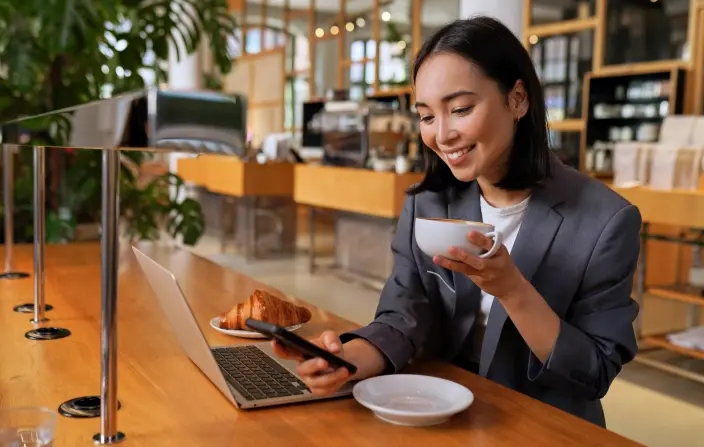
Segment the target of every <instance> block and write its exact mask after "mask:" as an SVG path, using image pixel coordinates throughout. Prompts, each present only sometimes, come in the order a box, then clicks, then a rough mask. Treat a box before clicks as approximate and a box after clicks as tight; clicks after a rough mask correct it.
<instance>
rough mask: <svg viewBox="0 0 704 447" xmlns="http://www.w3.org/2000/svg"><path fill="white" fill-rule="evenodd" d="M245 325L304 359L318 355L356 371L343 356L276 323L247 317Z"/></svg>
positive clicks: (348, 369)
mask: <svg viewBox="0 0 704 447" xmlns="http://www.w3.org/2000/svg"><path fill="white" fill-rule="evenodd" d="M244 324H246V325H247V327H249V328H251V329H253V330H255V331H257V332H259V333H260V334H263V335H265V336H267V337H269V338H274V339H276V341H278V342H279V343H281V344H282V345H283V346H285V347H286V348H289V349H292V350H294V351H296V352H298V353H300V354H301V355H302V356H303V357H304V358H305V359H312V358H315V357H320V358H322V359H324V360H325V361H326V362H328V364H329V365H330V366H332V367H333V368H347V371H349V372H350V374H354V373H356V372H357V367H356V366H354V365H353V364H351V363H350V362H348V361H346V360H344V359H343V358H341V357H339V356H337V355H335V354H333V353H331V352H329V351H326V350H325V349H322V348H319V347H318V346H316V345H314V344H313V343H311V342H309V341H308V340H306V339H305V338H301V337H299V336H298V335H296V334H294V333H293V332H291V331H288V330H286V329H284V328H282V327H281V326H278V325H276V324H271V323H266V322H264V321H259V320H255V319H253V318H247V319H246V320H245V322H244Z"/></svg>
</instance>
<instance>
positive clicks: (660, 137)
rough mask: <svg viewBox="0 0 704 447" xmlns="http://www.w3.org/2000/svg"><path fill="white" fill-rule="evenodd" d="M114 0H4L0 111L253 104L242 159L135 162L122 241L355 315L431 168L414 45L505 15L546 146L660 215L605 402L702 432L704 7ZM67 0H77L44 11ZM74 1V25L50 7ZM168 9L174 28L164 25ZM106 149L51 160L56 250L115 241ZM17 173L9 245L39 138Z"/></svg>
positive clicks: (6, 114) (500, 0)
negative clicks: (178, 251)
mask: <svg viewBox="0 0 704 447" xmlns="http://www.w3.org/2000/svg"><path fill="white" fill-rule="evenodd" d="M7 2H9V3H7ZM103 2H104V3H105V5H104V6H101V5H99V4H98V3H100V2H96V4H95V6H90V3H91V2H82V1H76V2H65V1H63V2H47V3H46V5H45V6H42V4H41V2H26V1H25V2H22V1H17V0H5V1H4V2H0V119H1V120H2V121H3V122H4V121H7V120H10V119H14V118H16V117H19V116H22V115H30V114H37V113H43V112H46V111H49V110H54V109H58V108H61V107H67V106H70V105H73V104H78V103H82V102H86V101H88V100H93V99H99V98H107V97H110V96H112V95H116V94H119V93H121V92H125V91H130V90H133V89H135V88H144V87H160V88H165V89H166V88H168V89H170V90H173V91H177V92H179V91H182V92H184V93H183V94H184V95H186V96H187V95H188V93H189V92H219V93H224V94H228V95H233V96H236V97H237V98H241V99H242V107H241V108H240V109H239V111H238V112H237V113H236V114H234V115H232V114H228V115H227V117H228V118H227V119H228V120H232V122H230V123H229V124H232V125H234V126H236V127H237V128H240V129H241V130H242V134H243V136H244V140H245V142H246V144H245V145H244V146H243V147H241V148H238V150H237V151H238V153H237V154H236V155H237V156H236V157H224V156H219V155H200V156H196V155H183V154H147V153H144V154H141V153H130V154H129V156H127V159H125V160H123V165H124V166H123V168H124V169H125V170H126V172H129V173H131V175H127V176H124V180H123V182H122V183H121V191H122V193H121V198H120V217H121V227H120V229H121V233H120V235H121V237H123V238H126V239H129V240H132V241H154V243H156V244H164V245H167V246H178V247H181V248H182V249H185V250H189V251H191V252H192V253H194V254H197V255H198V256H201V257H204V258H207V259H209V260H211V261H213V262H215V263H217V264H219V265H221V266H223V267H226V268H230V269H235V270H237V271H239V272H242V273H244V274H247V275H249V276H251V277H253V278H256V279H257V280H259V281H261V282H263V283H265V284H268V285H270V286H271V287H275V288H277V289H279V290H282V291H284V292H285V293H287V294H290V295H292V296H295V297H300V298H301V299H304V300H306V301H307V302H309V303H312V304H314V305H316V306H318V307H319V308H321V309H325V310H327V311H329V312H332V313H334V314H336V315H339V316H341V317H343V318H345V319H347V320H350V321H352V322H354V323H357V324H365V323H367V322H369V321H370V320H371V319H372V318H373V316H374V311H375V308H376V305H377V303H378V299H379V291H380V288H381V286H382V285H383V282H384V280H385V278H386V277H387V276H388V274H389V273H390V270H391V268H392V256H391V253H390V249H389V245H390V242H391V240H392V238H393V234H394V230H395V225H396V222H397V219H398V217H399V213H400V211H401V208H402V205H403V200H404V190H405V189H406V188H408V187H409V186H410V185H412V184H414V183H416V182H417V181H418V180H419V179H420V178H421V172H422V170H423V159H422V157H421V151H420V144H421V143H420V135H419V128H418V119H417V114H416V111H415V109H414V105H413V104H414V93H413V88H412V86H411V82H410V77H409V71H410V68H411V64H412V61H413V58H414V55H415V54H416V52H417V51H418V50H419V48H420V46H421V44H422V42H423V41H424V40H425V39H427V38H428V37H429V36H430V35H431V34H432V33H433V32H434V31H435V30H437V29H438V28H439V27H441V26H443V25H444V24H446V23H448V22H450V21H452V20H454V19H456V18H458V17H470V16H471V15H473V14H479V13H485V14H491V15H493V16H495V17H497V18H498V19H500V20H501V21H502V22H503V23H505V24H506V25H507V26H509V27H510V28H511V30H512V31H513V32H514V33H515V34H516V36H517V37H518V38H519V39H520V40H521V41H522V42H523V44H524V45H525V47H526V49H527V50H528V51H529V53H530V54H531V56H532V59H533V62H534V64H535V66H536V67H537V69H538V71H539V74H540V77H541V80H542V82H543V85H544V89H545V101H546V106H547V110H548V115H549V138H550V145H551V148H552V149H553V150H554V152H555V153H556V154H557V155H558V156H559V158H560V159H561V160H562V161H563V162H564V163H566V164H568V165H570V166H573V167H574V168H576V169H578V170H580V171H582V172H583V173H584V174H585V175H590V176H593V177H595V178H597V179H599V180H600V181H603V182H605V183H606V184H608V185H609V186H610V187H612V188H614V189H616V190H617V191H618V192H619V193H621V194H622V195H624V196H625V197H626V198H628V199H629V200H630V201H632V202H633V203H634V204H635V205H636V206H638V207H639V208H640V210H641V213H642V215H643V218H644V222H645V224H644V227H643V239H642V240H643V247H645V250H643V260H642V265H641V266H639V270H638V278H637V279H636V286H635V287H634V291H633V293H634V297H635V298H636V299H638V301H639V303H640V304H641V315H640V319H639V322H638V335H639V337H640V343H641V353H640V354H639V356H638V358H637V359H636V361H634V362H633V363H631V364H629V365H628V366H627V367H626V368H625V370H624V371H623V373H622V374H621V375H620V376H619V378H618V379H617V380H616V382H615V383H614V385H613V387H612V388H611V390H610V392H609V394H608V395H607V396H606V397H605V398H604V405H605V410H606V419H607V425H608V427H609V429H610V430H612V431H615V432H617V433H619V434H621V435H623V436H625V437H627V438H630V439H632V440H635V441H637V442H639V443H642V444H644V445H647V446H653V447H684V446H704V432H703V431H702V427H704V312H702V311H701V309H702V308H704V253H703V252H702V249H701V247H702V246H703V245H704V0H229V1H225V0H221V1H218V0H203V1H183V2H180V4H181V6H180V7H179V8H176V9H175V10H174V11H172V13H169V14H163V11H161V12H160V11H159V10H158V8H156V7H154V6H153V5H154V4H156V3H158V2H147V1H142V2H140V1H122V2H111V1H107V0H103ZM2 3H7V4H6V5H4V4H2ZM112 3H115V4H117V3H119V4H120V5H122V6H120V7H119V8H118V7H115V8H112V7H111V6H110V5H111V4H112ZM176 3H179V2H176ZM54 4H57V5H58V4H62V5H65V4H70V5H72V6H71V7H70V8H72V9H70V8H69V9H65V10H64V9H61V10H56V11H53V10H49V9H47V10H42V8H51V7H52V6H51V5H54ZM8 5H9V6H8ZM43 14H45V15H43ZM64 14H67V15H66V16H65V17H70V18H71V19H70V20H71V21H72V22H71V27H70V28H65V27H62V26H61V24H62V23H63V24H64V25H65V24H66V23H67V22H65V19H58V18H57V19H55V20H53V21H52V20H51V19H50V18H47V17H49V16H55V17H64ZM40 17H43V18H41V20H39V19H37V18H40ZM33 19H37V21H36V22H34V25H37V23H38V24H39V25H37V26H34V27H32V26H30V25H29V24H28V23H29V22H28V21H31V20H33ZM169 21H171V22H169ZM169 23H172V24H178V26H179V27H180V29H181V31H180V32H179V33H176V36H177V37H178V38H174V37H173V36H171V37H169V36H168V35H164V34H163V33H160V30H162V29H163V28H164V27H165V26H169V25H168V24H169ZM42 24H44V25H45V26H44V27H43V28H42V26H41V25H42ZM96 24H97V25H96ZM196 35H197V36H198V39H197V42H196V41H194V40H193V39H194V37H195V36H196ZM96 41H97V42H98V43H99V44H98V45H97V46H93V45H88V44H87V42H96ZM194 42H195V43H194ZM490 44H491V43H490V42H487V45H490ZM176 100H178V99H177V98H176V99H174V101H176ZM193 113H196V114H197V113H215V114H217V113H218V112H217V111H215V110H210V111H208V110H198V111H193ZM56 126H58V128H59V129H60V123H58V124H56ZM47 138H49V136H47ZM96 157H97V158H96ZM98 164H99V154H97V153H91V151H77V152H75V153H72V152H71V151H70V150H67V151H50V152H49V153H47V182H48V183H47V185H48V186H47V197H46V199H47V200H46V203H47V222H46V234H47V236H46V237H47V243H49V244H77V243H83V242H86V241H97V240H99V238H100V215H99V212H98V211H97V210H99V208H100V206H99V204H100V190H99V179H100V177H99V166H98ZM96 169H97V170H96ZM14 176H15V177H14V179H15V182H14V197H15V226H14V240H15V243H16V244H23V243H31V242H32V240H33V239H32V238H33V228H32V158H31V151H30V152H28V153H27V152H24V153H23V152H22V151H20V152H19V153H18V154H16V155H15V167H14ZM155 179H157V180H159V179H160V181H156V182H155ZM164 204H167V205H168V206H164ZM174 213H175V215H177V216H178V222H179V224H178V225H175V226H170V225H165V222H167V221H169V219H167V217H168V216H169V215H174ZM3 234H4V233H3ZM2 237H4V236H2ZM1 333H2V325H1V324H0V334H1ZM5 361H7V360H6V359H2V358H0V369H1V368H2V366H1V365H2V363H3V362H5ZM1 402H2V388H1V387H0V403H1Z"/></svg>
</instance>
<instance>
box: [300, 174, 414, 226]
mask: <svg viewBox="0 0 704 447" xmlns="http://www.w3.org/2000/svg"><path fill="white" fill-rule="evenodd" d="M294 177H295V178H294V191H293V197H294V200H295V201H296V203H299V204H305V205H310V206H315V207H320V208H328V209H333V210H337V211H348V212H352V213H359V214H366V215H370V216H378V217H385V218H389V219H393V218H397V217H398V216H399V215H400V214H401V210H402V209H403V202H404V200H405V198H406V197H405V190H406V189H408V187H410V186H411V185H413V184H414V183H417V182H419V181H420V180H421V178H422V174H416V173H410V174H403V175H398V174H395V173H393V172H376V171H371V170H367V169H356V168H343V167H334V166H319V165H296V168H295V176H294Z"/></svg>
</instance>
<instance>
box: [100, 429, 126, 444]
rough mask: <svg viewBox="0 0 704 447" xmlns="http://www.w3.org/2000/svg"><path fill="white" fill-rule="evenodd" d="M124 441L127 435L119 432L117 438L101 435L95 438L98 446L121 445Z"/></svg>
mask: <svg viewBox="0 0 704 447" xmlns="http://www.w3.org/2000/svg"><path fill="white" fill-rule="evenodd" d="M124 440H125V434H124V433H122V432H119V431H118V432H117V434H116V435H115V436H103V435H101V434H100V433H97V434H96V435H95V436H93V442H94V443H95V444H97V445H107V444H119V443H121V442H122V441H124Z"/></svg>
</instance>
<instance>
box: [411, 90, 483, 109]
mask: <svg viewBox="0 0 704 447" xmlns="http://www.w3.org/2000/svg"><path fill="white" fill-rule="evenodd" d="M476 95H477V94H476V93H474V92H473V91H470V90H458V91H456V92H454V93H450V94H449V95H445V96H443V97H442V102H450V101H452V100H453V99H456V98H459V97H461V96H476ZM415 105H416V108H418V107H428V104H426V103H424V102H420V101H418V102H416V104H415Z"/></svg>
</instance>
